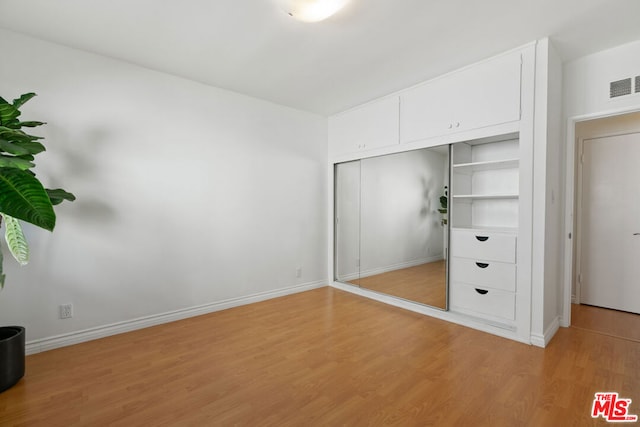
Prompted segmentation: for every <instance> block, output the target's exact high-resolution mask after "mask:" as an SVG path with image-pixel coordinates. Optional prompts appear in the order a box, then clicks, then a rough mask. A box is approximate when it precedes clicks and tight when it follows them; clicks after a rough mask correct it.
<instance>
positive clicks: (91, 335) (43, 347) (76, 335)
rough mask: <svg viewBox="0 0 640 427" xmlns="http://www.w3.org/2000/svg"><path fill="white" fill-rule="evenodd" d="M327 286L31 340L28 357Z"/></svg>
mask: <svg viewBox="0 0 640 427" xmlns="http://www.w3.org/2000/svg"><path fill="white" fill-rule="evenodd" d="M323 286H327V282H326V281H325V280H319V281H315V282H309V283H304V284H301V285H295V286H289V287H286V288H280V289H275V290H272V291H267V292H259V293H256V294H252V295H247V296H243V297H238V298H230V299H226V300H222V301H216V302H212V303H209V304H203V305H199V306H195V307H189V308H183V309H180V310H175V311H170V312H167V313H161V314H154V315H151V316H144V317H139V318H137V319H132V320H126V321H124V322H117V323H112V324H109V325H104V326H98V327H95V328H90V329H84V330H82V331H77V332H71V333H68V334H62V335H56V336H53V337H47V338H41V339H37V340H32V341H28V342H27V343H26V346H25V352H26V354H35V353H40V352H42V351H47V350H53V349H55V348H60V347H66V346H69V345H74V344H79V343H82V342H86V341H91V340H95V339H98V338H104V337H108V336H111V335H116V334H122V333H124V332H131V331H135V330H137V329H143V328H148V327H150V326H156V325H161V324H163V323H169V322H175V321H176V320H182V319H186V318H189V317H194V316H200V315H203V314H208V313H213V312H215V311H220V310H226V309H228V308H233V307H238V306H241V305H246V304H252V303H254V302H260V301H264V300H268V299H272V298H277V297H281V296H285V295H290V294H295V293H298V292H304V291H309V290H311V289H317V288H321V287H323Z"/></svg>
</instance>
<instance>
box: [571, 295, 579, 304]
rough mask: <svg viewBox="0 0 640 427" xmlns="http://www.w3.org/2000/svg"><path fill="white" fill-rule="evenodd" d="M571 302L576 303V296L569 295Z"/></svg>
mask: <svg viewBox="0 0 640 427" xmlns="http://www.w3.org/2000/svg"><path fill="white" fill-rule="evenodd" d="M571 304H578V298H577V297H576V296H575V295H571Z"/></svg>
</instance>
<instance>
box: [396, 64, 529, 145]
mask: <svg viewBox="0 0 640 427" xmlns="http://www.w3.org/2000/svg"><path fill="white" fill-rule="evenodd" d="M521 66H522V58H521V55H520V52H514V53H511V54H508V55H503V56H500V57H497V58H494V59H491V60H489V61H486V62H483V63H481V64H478V65H475V66H473V67H468V68H465V69H463V70H461V71H458V72H454V73H451V74H448V75H446V76H444V77H441V78H438V79H435V80H431V81H429V82H426V83H423V84H421V85H418V86H415V87H413V88H411V89H408V90H406V91H404V92H403V93H402V94H401V95H400V105H401V114H400V138H401V142H413V141H417V140H422V139H427V138H432V137H436V136H440V135H445V134H450V133H454V132H460V131H467V130H471V129H478V128H483V127H487V126H492V125H497V124H501V123H507V122H513V121H517V120H519V119H520V76H521Z"/></svg>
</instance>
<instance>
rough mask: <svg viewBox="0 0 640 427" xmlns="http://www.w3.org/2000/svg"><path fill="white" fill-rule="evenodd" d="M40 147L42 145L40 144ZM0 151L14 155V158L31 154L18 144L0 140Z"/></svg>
mask: <svg viewBox="0 0 640 427" xmlns="http://www.w3.org/2000/svg"><path fill="white" fill-rule="evenodd" d="M40 145H42V144H40ZM0 150H2V151H4V152H7V153H9V154H14V155H16V156H23V155H25V154H31V152H30V151H29V150H28V149H27V148H25V147H23V146H21V145H18V144H14V143H13V142H9V141H6V140H4V139H1V138H0Z"/></svg>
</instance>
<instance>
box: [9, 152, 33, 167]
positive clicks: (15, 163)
mask: <svg viewBox="0 0 640 427" xmlns="http://www.w3.org/2000/svg"><path fill="white" fill-rule="evenodd" d="M34 166H35V164H34V163H32V162H30V161H29V160H25V159H21V158H19V157H13V156H5V155H1V154H0V168H13V169H20V170H26V169H30V168H32V167H34Z"/></svg>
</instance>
